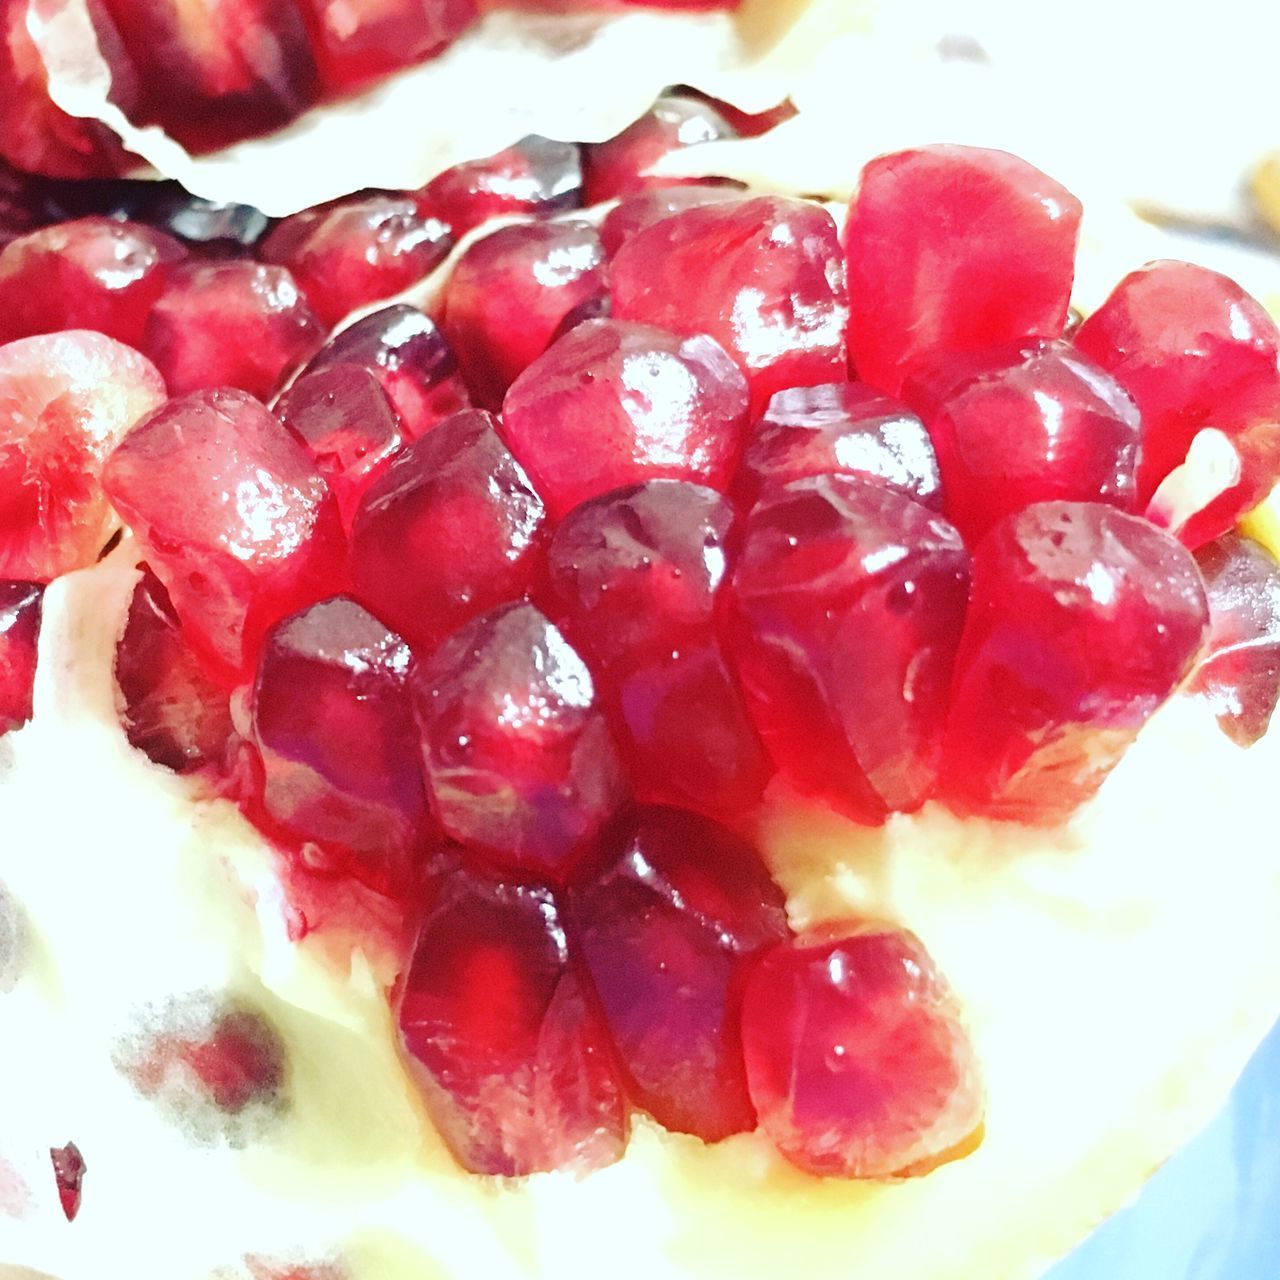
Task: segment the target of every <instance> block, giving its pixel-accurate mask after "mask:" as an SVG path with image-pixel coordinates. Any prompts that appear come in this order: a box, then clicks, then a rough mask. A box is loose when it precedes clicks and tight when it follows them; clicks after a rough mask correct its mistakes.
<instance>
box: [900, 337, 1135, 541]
mask: <svg viewBox="0 0 1280 1280" xmlns="http://www.w3.org/2000/svg"><path fill="white" fill-rule="evenodd" d="M905 394H906V395H907V397H908V399H910V400H912V402H913V403H915V404H916V405H917V406H918V407H919V408H920V409H921V411H922V412H923V413H924V416H925V419H926V421H927V422H928V424H929V432H930V435H931V436H932V437H933V443H934V446H935V447H936V448H937V451H938V465H939V467H940V468H941V471H942V487H943V493H944V494H945V495H946V504H945V509H946V513H947V519H948V520H950V521H951V522H952V524H954V525H955V526H956V528H957V529H959V530H960V532H961V533H962V534H963V535H964V537H965V538H966V540H968V541H970V542H975V541H977V539H978V538H980V537H981V536H982V535H983V534H984V533H985V532H986V531H987V530H988V529H989V528H990V527H991V526H992V525H993V524H995V523H996V521H997V520H999V519H1000V518H1001V517H1003V516H1006V515H1008V514H1010V513H1011V512H1014V511H1021V510H1022V509H1023V508H1024V507H1028V506H1030V505H1031V504H1032V503H1033V502H1048V501H1051V500H1054V499H1064V500H1071V501H1078V502H1106V503H1109V504H1110V505H1111V506H1113V507H1118V508H1119V509H1120V510H1122V511H1132V510H1133V508H1134V504H1135V501H1136V498H1137V486H1136V483H1135V479H1134V472H1135V469H1136V467H1137V464H1138V447H1139V442H1140V440H1141V431H1142V426H1141V422H1140V420H1139V417H1138V411H1137V409H1136V408H1135V407H1134V404H1133V401H1132V400H1130V399H1129V397H1128V395H1127V394H1126V393H1125V391H1124V390H1123V388H1122V387H1121V386H1120V385H1119V383H1117V382H1116V381H1115V379H1114V378H1112V377H1111V376H1110V375H1109V374H1107V373H1106V372H1104V371H1103V370H1102V369H1100V368H1098V367H1097V366H1096V365H1094V364H1093V363H1092V362H1091V361H1089V360H1087V359H1085V358H1084V357H1082V356H1081V355H1079V354H1078V353H1077V352H1076V351H1075V350H1074V349H1073V348H1072V346H1071V345H1070V344H1069V343H1066V342H1062V341H1056V342H1034V343H1028V344H1025V345H1022V346H1016V347H1001V348H997V349H996V350H994V351H984V352H980V353H978V354H976V355H975V354H973V353H965V354H963V355H960V356H945V355H944V356H939V357H938V358H937V359H935V360H932V361H930V362H928V363H927V364H926V365H924V366H922V367H921V369H920V370H919V371H918V372H917V374H916V375H915V376H913V377H912V378H911V379H909V380H908V382H907V386H906V391H905Z"/></svg>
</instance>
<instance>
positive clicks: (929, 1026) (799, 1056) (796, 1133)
mask: <svg viewBox="0 0 1280 1280" xmlns="http://www.w3.org/2000/svg"><path fill="white" fill-rule="evenodd" d="M742 1036H743V1046H744V1050H745V1057H746V1065H747V1081H748V1084H749V1087H750V1091H751V1100H752V1102H753V1103H754V1104H755V1107H756V1110H757V1111H758V1113H759V1116H760V1125H761V1127H762V1128H763V1129H764V1131H765V1133H766V1134H767V1135H768V1136H769V1138H770V1139H771V1140H772V1142H773V1144H774V1145H775V1146H776V1147H777V1148H778V1150H779V1151H780V1152H781V1153H782V1155H783V1156H785V1157H786V1159H787V1160H789V1161H790V1162H791V1163H792V1164H794V1165H796V1166H798V1167H799V1168H801V1169H803V1170H804V1171H805V1172H806V1173H811V1174H813V1175H815V1176H817V1177H837V1178H889V1177H895V1176H903V1175H906V1174H911V1173H918V1172H926V1171H928V1170H929V1169H931V1168H933V1167H936V1165H938V1164H939V1163H941V1162H943V1161H945V1160H946V1159H949V1158H952V1157H954V1156H956V1155H959V1154H961V1153H963V1152H964V1151H966V1150H969V1149H971V1148H972V1145H973V1144H974V1143H976V1141H978V1140H979V1138H980V1135H981V1126H982V1119H983V1110H984V1098H983V1089H982V1084H981V1081H980V1079H979V1073H978V1063H977V1057H976V1054H975V1053H974V1049H973V1045H972V1043H971V1041H970V1039H969V1037H968V1034H967V1033H966V1031H965V1029H964V1026H963V1024H962V1022H961V1018H960V1010H959V1007H958V1004H957V1002H956V999H955V996H954V995H953V994H952V992H951V989H950V988H949V987H948V985H947V983H946V980H945V979H944V978H943V977H942V975H941V974H940V973H939V972H938V970H937V967H936V966H935V964H934V962H933V960H932V958H931V957H930V956H929V954H928V952H927V951H925V949H924V947H923V946H922V945H921V943H920V941H919V939H918V938H916V937H915V936H914V935H913V934H911V933H908V932H907V931H906V930H904V929H898V928H894V927H892V926H890V925H882V924H874V923H869V922H852V921H850V922H842V923H834V922H833V923H830V924H826V925H822V926H818V927H816V928H814V929H811V930H809V931H808V932H806V933H803V934H801V935H800V936H799V937H797V938H796V939H794V940H793V941H790V942H783V943H780V944H779V945H778V946H776V947H775V948H774V949H773V950H772V951H770V952H768V953H767V954H766V955H765V956H764V958H763V959H762V960H761V962H760V963H759V965H758V966H757V967H756V969H755V971H754V972H753V973H752V975H751V977H750V979H749V980H748V982H747V989H746V996H745V999H744V1002H743V1011H742Z"/></svg>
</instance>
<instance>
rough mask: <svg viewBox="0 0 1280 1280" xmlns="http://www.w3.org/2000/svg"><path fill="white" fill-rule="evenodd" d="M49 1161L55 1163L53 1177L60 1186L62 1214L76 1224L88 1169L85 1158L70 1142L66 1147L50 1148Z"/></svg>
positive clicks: (59, 1198) (59, 1200) (59, 1199)
mask: <svg viewBox="0 0 1280 1280" xmlns="http://www.w3.org/2000/svg"><path fill="white" fill-rule="evenodd" d="M49 1159H50V1160H51V1161H52V1162H53V1176H54V1179H55V1180H56V1182H57V1184H58V1203H59V1204H60V1205H61V1206H62V1214H63V1216H64V1217H65V1218H66V1220H67V1221H68V1222H74V1221H75V1218H76V1214H78V1213H79V1212H80V1198H81V1195H82V1194H83V1191H82V1188H83V1186H84V1175H85V1171H86V1169H87V1167H88V1166H87V1165H86V1164H85V1158H84V1156H82V1155H81V1154H80V1148H79V1147H77V1146H76V1144H75V1143H74V1142H68V1143H67V1145H66V1146H65V1147H50V1148H49Z"/></svg>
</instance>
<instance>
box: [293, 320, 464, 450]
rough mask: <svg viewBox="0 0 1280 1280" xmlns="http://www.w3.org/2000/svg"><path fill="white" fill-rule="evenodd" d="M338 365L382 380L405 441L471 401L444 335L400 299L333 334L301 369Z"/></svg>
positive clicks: (429, 428)
mask: <svg viewBox="0 0 1280 1280" xmlns="http://www.w3.org/2000/svg"><path fill="white" fill-rule="evenodd" d="M338 364H354V365H359V366H360V367H361V368H364V369H368V370H369V372H370V373H372V374H373V375H374V377H375V378H377V379H378V381H379V382H381V383H382V389H383V390H384V391H385V392H386V393H387V395H388V396H389V397H390V400H391V403H392V404H393V405H395V408H396V412H397V413H398V414H399V415H400V424H401V427H402V429H403V431H404V433H405V435H407V436H408V437H409V439H411V440H416V439H417V438H418V437H419V436H421V435H425V434H426V432H428V431H430V430H431V428H432V427H434V426H435V425H436V424H437V423H439V422H443V421H444V419H445V418H447V417H449V416H451V415H452V414H455V413H457V412H458V410H459V409H465V408H467V407H468V405H470V403H471V397H470V395H469V394H468V392H467V388H466V385H465V383H464V382H463V381H462V377H461V375H460V374H459V373H458V362H457V360H456V359H455V358H454V354H453V349H452V348H451V347H450V346H449V344H448V342H446V341H445V339H444V335H443V334H442V333H441V332H440V330H439V329H437V328H436V326H435V324H434V322H433V321H432V320H431V319H430V318H429V317H428V316H426V315H424V314H423V312H421V311H419V310H418V308H417V307H410V306H407V305H406V304H404V303H396V304H395V305H393V306H390V307H383V308H382V309H381V310H379V311H374V312H372V313H371V314H370V315H367V316H364V317H363V318H362V319H360V320H357V321H356V322H355V324H353V325H350V326H349V327H348V328H346V329H343V330H342V332H341V333H338V334H336V335H334V337H332V338H330V339H329V341H328V342H327V343H326V344H325V345H324V346H323V347H322V348H321V349H320V351H319V352H318V353H317V354H316V356H315V358H314V359H312V360H311V362H310V363H309V364H308V365H307V366H306V368H305V369H304V370H303V372H304V373H313V372H315V371H316V370H317V369H328V368H330V367H332V366H333V365H338Z"/></svg>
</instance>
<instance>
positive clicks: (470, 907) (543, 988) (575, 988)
mask: <svg viewBox="0 0 1280 1280" xmlns="http://www.w3.org/2000/svg"><path fill="white" fill-rule="evenodd" d="M397 1024H398V1026H399V1031H400V1042H401V1045H402V1047H403V1049H404V1052H405V1056H406V1059H407V1061H408V1065H409V1067H410V1069H411V1071H412V1073H413V1076H414V1078H415V1080H416V1081H417V1083H418V1085H419V1087H420V1088H421V1090H422V1094H423V1097H424V1099H425V1101H426V1103H427V1107H428V1109H429V1111H430V1112H431V1117H432V1119H433V1120H434V1122H435V1125H436V1128H437V1129H438V1130H439V1132H440V1135H441V1137H442V1138H443V1139H444V1141H445V1142H446V1143H447V1144H448V1146H449V1149H450V1150H451V1151H452V1152H453V1154H454V1156H455V1158H456V1159H457V1160H458V1162H459V1163H460V1164H461V1165H462V1166H463V1167H464V1168H466V1169H469V1170H470V1171H471V1172H473V1173H484V1174H497V1175H502V1176H506V1177H519V1176H522V1175H524V1174H528V1173H535V1172H538V1171H540V1170H550V1169H564V1170H572V1171H575V1172H585V1171H587V1170H589V1169H594V1168H598V1167H600V1166H602V1165H606V1164H611V1163H612V1162H613V1161H615V1160H617V1159H618V1158H619V1157H620V1156H621V1155H622V1152H623V1149H624V1147H625V1146H626V1141H627V1111H626V1105H625V1102H624V1099H623V1094H622V1088H621V1085H620V1084H619V1081H618V1079H617V1075H616V1070H615V1067H614V1065H613V1055H612V1051H611V1048H610V1046H609V1043H608V1035H607V1033H606V1031H605V1029H604V1026H603V1023H602V1021H601V1018H600V1015H599V1013H598V1012H597V1010H596V1008H595V1006H594V1003H593V999H592V997H591V995H590V993H589V991H588V990H587V989H586V988H585V984H584V983H583V981H582V979H581V978H580V977H579V975H578V972H577V970H576V968H575V966H574V963H573V961H572V959H571V957H570V955H569V951H568V946H567V943H566V940H565V934H564V926H563V924H562V923H561V919H560V913H559V909H558V906H557V904H556V901H555V899H554V898H553V897H552V895H551V893H550V892H549V891H548V890H547V889H545V888H541V887H536V886H531V885H522V884H517V883H500V882H495V881H490V880H487V879H483V878H480V877H478V876H472V875H471V874H469V873H467V872H455V873H454V874H453V875H451V876H449V877H448V878H447V879H446V880H445V881H444V883H443V884H442V885H441V886H440V887H439V889H438V890H437V893H436V895H435V898H434V900H433V901H432V903H431V905H430V906H429V907H428V909H427V912H426V914H425V916H424V918H423V921H422V928H421V931H420V933H419V935H418V941H417V946H416V948H415V950H414V953H413V958H412V960H411V961H410V964H409V968H408V971H407V973H406V975H405V978H404V981H403V983H402V986H401V989H400V994H399V1004H398V1008H397Z"/></svg>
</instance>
